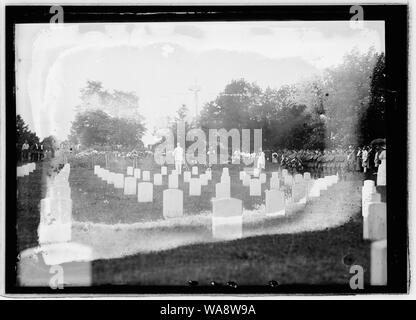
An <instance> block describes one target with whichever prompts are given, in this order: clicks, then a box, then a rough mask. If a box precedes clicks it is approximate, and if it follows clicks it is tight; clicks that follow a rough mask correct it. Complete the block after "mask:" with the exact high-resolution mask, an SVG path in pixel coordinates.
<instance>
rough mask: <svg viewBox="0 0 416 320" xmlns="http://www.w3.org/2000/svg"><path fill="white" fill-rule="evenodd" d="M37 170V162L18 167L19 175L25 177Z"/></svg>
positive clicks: (17, 172)
mask: <svg viewBox="0 0 416 320" xmlns="http://www.w3.org/2000/svg"><path fill="white" fill-rule="evenodd" d="M35 170H36V163H35V162H30V163H26V164H24V165H22V166H19V167H17V168H16V174H17V176H18V177H24V176H27V175H29V174H30V173H32V172H33V171H35Z"/></svg>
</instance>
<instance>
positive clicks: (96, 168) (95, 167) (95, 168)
mask: <svg viewBox="0 0 416 320" xmlns="http://www.w3.org/2000/svg"><path fill="white" fill-rule="evenodd" d="M99 169H100V166H97V165H95V166H94V174H97V172H98V170H99Z"/></svg>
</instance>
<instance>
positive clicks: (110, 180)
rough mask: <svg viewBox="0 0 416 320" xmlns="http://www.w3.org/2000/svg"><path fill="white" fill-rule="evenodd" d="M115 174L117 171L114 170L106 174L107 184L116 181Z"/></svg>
mask: <svg viewBox="0 0 416 320" xmlns="http://www.w3.org/2000/svg"><path fill="white" fill-rule="evenodd" d="M116 174H117V173H115V172H110V173H109V174H108V181H107V182H108V183H109V184H114V183H115V181H116Z"/></svg>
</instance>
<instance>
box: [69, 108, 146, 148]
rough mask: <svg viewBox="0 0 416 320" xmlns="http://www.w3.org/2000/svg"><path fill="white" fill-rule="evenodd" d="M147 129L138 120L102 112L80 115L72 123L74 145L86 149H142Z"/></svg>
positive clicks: (82, 113) (71, 138)
mask: <svg viewBox="0 0 416 320" xmlns="http://www.w3.org/2000/svg"><path fill="white" fill-rule="evenodd" d="M144 131H145V127H144V126H143V124H142V123H141V122H140V121H139V120H136V119H126V118H116V117H111V116H110V115H108V114H107V113H105V112H104V111H101V110H91V111H84V112H81V113H78V114H77V115H76V117H75V121H73V122H72V127H71V137H70V141H71V142H72V143H76V144H77V143H80V144H81V145H83V146H86V147H93V146H96V145H97V146H123V147H127V148H135V147H142V143H141V138H142V136H143V134H144Z"/></svg>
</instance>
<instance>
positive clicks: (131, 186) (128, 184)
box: [124, 177, 137, 196]
mask: <svg viewBox="0 0 416 320" xmlns="http://www.w3.org/2000/svg"><path fill="white" fill-rule="evenodd" d="M136 184H137V183H136V178H135V177H126V178H125V179H124V194H125V195H126V196H128V195H135V194H136Z"/></svg>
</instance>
